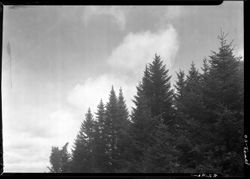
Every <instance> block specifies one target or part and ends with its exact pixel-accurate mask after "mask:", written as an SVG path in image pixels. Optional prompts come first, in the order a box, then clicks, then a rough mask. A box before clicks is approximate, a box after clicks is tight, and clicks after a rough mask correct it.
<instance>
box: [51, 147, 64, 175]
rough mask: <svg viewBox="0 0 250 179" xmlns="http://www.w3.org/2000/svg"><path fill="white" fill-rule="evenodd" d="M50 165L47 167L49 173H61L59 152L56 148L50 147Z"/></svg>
mask: <svg viewBox="0 0 250 179" xmlns="http://www.w3.org/2000/svg"><path fill="white" fill-rule="evenodd" d="M50 164H51V167H48V168H49V170H50V172H51V173H61V151H60V149H59V148H58V147H52V149H51V154H50Z"/></svg>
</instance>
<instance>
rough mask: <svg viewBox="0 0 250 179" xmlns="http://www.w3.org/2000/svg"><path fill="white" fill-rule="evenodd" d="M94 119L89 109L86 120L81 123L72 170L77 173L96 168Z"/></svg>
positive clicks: (73, 153) (89, 171) (88, 171)
mask: <svg viewBox="0 0 250 179" xmlns="http://www.w3.org/2000/svg"><path fill="white" fill-rule="evenodd" d="M93 136H94V121H93V115H92V113H91V111H90V108H89V109H88V112H87V113H86V115H85V120H84V121H83V122H82V124H81V128H80V131H79V133H78V135H77V138H76V140H75V146H74V149H73V151H72V164H71V170H72V172H75V173H91V172H93V169H94V158H93V157H94V156H93V145H94V138H93Z"/></svg>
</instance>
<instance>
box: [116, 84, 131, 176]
mask: <svg viewBox="0 0 250 179" xmlns="http://www.w3.org/2000/svg"><path fill="white" fill-rule="evenodd" d="M117 107H118V117H117V120H118V121H117V126H116V128H115V129H116V131H117V150H116V155H117V159H116V165H117V166H116V172H125V171H127V170H128V165H129V164H128V161H127V158H128V157H129V154H128V145H130V136H129V133H128V132H129V131H128V128H129V124H130V121H129V119H128V117H129V113H128V109H127V106H126V103H125V100H124V97H123V92H122V89H121V88H120V89H119V96H118V102H117Z"/></svg>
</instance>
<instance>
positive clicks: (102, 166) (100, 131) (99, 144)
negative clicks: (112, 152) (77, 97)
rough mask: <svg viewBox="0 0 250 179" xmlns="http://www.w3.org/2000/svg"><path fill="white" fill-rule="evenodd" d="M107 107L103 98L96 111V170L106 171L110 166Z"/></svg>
mask: <svg viewBox="0 0 250 179" xmlns="http://www.w3.org/2000/svg"><path fill="white" fill-rule="evenodd" d="M105 119H106V117H105V108H104V104H103V102H102V100H100V103H99V105H98V106H97V112H96V125H95V129H96V135H95V142H96V143H95V152H94V155H95V158H96V161H95V163H96V172H102V173H105V172H106V170H107V166H108V163H107V162H108V155H107V150H108V149H107V145H106V142H105V141H106V140H107V137H108V136H107V132H106V131H105Z"/></svg>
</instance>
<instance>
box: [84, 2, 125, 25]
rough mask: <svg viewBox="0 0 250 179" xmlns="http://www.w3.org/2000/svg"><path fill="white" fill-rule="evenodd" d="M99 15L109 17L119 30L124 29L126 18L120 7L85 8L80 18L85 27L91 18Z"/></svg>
mask: <svg viewBox="0 0 250 179" xmlns="http://www.w3.org/2000/svg"><path fill="white" fill-rule="evenodd" d="M100 15H110V16H111V17H112V18H113V20H114V22H115V23H116V24H117V25H118V26H119V27H120V28H121V29H124V27H125V24H126V16H125V12H124V11H123V9H122V7H120V6H87V7H85V8H84V12H83V15H82V17H83V20H84V23H85V25H87V24H88V23H89V21H90V20H91V18H92V17H94V16H100Z"/></svg>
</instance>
